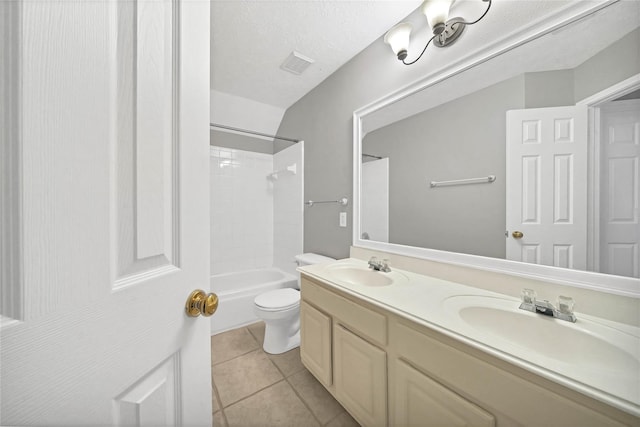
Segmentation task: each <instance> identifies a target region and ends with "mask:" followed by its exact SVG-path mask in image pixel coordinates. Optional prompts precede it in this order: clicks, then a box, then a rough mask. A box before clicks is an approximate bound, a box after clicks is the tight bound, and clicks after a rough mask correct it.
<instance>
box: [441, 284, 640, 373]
mask: <svg viewBox="0 0 640 427" xmlns="http://www.w3.org/2000/svg"><path fill="white" fill-rule="evenodd" d="M518 306H519V302H518V301H512V300H508V299H502V298H494V297H482V296H470V295H461V296H456V297H451V298H448V299H447V300H445V301H444V308H445V310H447V311H448V312H450V313H451V314H452V315H454V316H457V317H458V318H459V319H460V320H462V322H463V323H464V324H466V326H467V327H470V328H472V329H474V330H476V331H477V332H480V333H482V334H483V335H487V336H493V337H495V338H498V339H499V340H502V341H503V342H506V343H508V344H509V345H515V346H518V347H520V348H522V349H524V350H526V352H527V353H528V354H532V355H534V354H538V355H541V356H544V357H546V358H551V359H555V360H557V361H560V362H566V363H570V364H572V365H574V366H580V367H582V368H585V369H589V370H591V371H608V372H610V373H620V374H622V373H625V372H626V373H632V372H640V348H639V343H640V339H639V338H638V337H635V336H633V335H629V334H627V333H625V332H622V331H620V330H617V329H614V328H611V327H608V326H606V325H604V324H600V323H597V322H592V321H589V320H585V319H581V318H578V321H577V322H576V323H571V322H567V321H563V320H558V319H554V318H552V317H547V316H543V315H540V314H535V313H531V312H528V311H525V310H520V309H519V308H518Z"/></svg>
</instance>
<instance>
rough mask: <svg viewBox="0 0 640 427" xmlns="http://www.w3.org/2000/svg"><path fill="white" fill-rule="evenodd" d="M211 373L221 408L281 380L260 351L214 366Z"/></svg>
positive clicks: (278, 373)
mask: <svg viewBox="0 0 640 427" xmlns="http://www.w3.org/2000/svg"><path fill="white" fill-rule="evenodd" d="M212 371H213V381H214V382H215V385H216V388H217V389H218V394H219V396H220V403H221V404H222V407H223V408H226V407H227V406H228V405H230V404H232V403H234V402H237V401H238V400H240V399H242V398H245V397H247V396H249V395H250V394H253V393H255V392H256V391H258V390H260V389H263V388H265V387H267V386H269V385H271V384H273V383H276V382H278V381H280V380H281V379H282V375H281V374H280V371H278V369H277V368H276V367H275V365H274V364H273V363H272V362H271V361H270V360H269V358H268V357H267V355H266V354H265V353H264V352H263V351H262V350H256V351H253V352H251V353H248V354H245V355H243V356H240V357H236V358H235V359H232V360H228V361H226V362H223V363H219V364H217V365H214V366H213V368H212Z"/></svg>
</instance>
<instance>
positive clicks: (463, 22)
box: [457, 0, 491, 25]
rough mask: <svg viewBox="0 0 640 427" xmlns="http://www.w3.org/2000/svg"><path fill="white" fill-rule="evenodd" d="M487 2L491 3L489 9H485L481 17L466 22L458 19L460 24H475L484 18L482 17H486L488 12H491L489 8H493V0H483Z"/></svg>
mask: <svg viewBox="0 0 640 427" xmlns="http://www.w3.org/2000/svg"><path fill="white" fill-rule="evenodd" d="M482 1H483V2H485V3H487V2H488V3H489V4H488V5H487V9H486V10H485V11H484V13H483V14H482V15H480V18H478V19H476V20H475V21H472V22H465V21H457V22H458V23H459V24H464V25H473V24H477V23H478V22H480V21H481V20H482V18H484V17H485V16H486V15H487V13H489V9H491V0H482Z"/></svg>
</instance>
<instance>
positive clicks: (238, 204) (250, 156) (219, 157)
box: [210, 147, 274, 274]
mask: <svg viewBox="0 0 640 427" xmlns="http://www.w3.org/2000/svg"><path fill="white" fill-rule="evenodd" d="M210 166H211V173H210V179H211V181H210V184H211V185H210V189H211V190H210V191H211V274H220V273H228V272H232V271H243V270H252V269H255V268H266V267H271V266H272V265H273V257H274V249H273V246H274V243H273V233H274V222H273V204H274V197H273V189H272V188H271V187H270V185H269V183H268V180H267V175H268V174H270V173H271V172H272V171H273V167H274V165H273V156H271V155H269V154H262V153H253V152H248V151H242V150H235V149H229V148H221V147H211V150H210Z"/></svg>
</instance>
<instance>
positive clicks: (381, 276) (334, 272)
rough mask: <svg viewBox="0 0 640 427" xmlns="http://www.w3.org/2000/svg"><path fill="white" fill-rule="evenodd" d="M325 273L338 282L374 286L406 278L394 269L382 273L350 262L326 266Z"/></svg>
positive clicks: (399, 281) (397, 281) (401, 280)
mask: <svg viewBox="0 0 640 427" xmlns="http://www.w3.org/2000/svg"><path fill="white" fill-rule="evenodd" d="M327 273H328V274H329V275H330V276H331V277H332V278H334V279H335V280H337V281H338V282H344V283H348V284H351V285H363V286H374V287H375V286H389V285H393V284H397V283H401V282H406V281H407V280H408V279H407V277H406V276H405V275H404V274H402V273H399V272H396V271H390V272H389V273H384V272H382V271H374V270H372V269H369V268H365V267H359V266H355V265H350V264H343V265H340V264H337V265H331V266H329V267H328V268H327Z"/></svg>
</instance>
